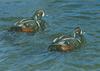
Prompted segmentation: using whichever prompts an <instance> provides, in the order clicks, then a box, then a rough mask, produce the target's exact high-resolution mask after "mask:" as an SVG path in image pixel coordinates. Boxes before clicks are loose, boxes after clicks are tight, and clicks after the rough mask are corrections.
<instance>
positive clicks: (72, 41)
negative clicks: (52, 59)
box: [48, 27, 85, 52]
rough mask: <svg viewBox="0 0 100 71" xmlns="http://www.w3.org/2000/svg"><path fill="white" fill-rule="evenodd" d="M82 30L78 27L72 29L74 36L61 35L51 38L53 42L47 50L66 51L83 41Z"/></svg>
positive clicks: (78, 45) (79, 45)
mask: <svg viewBox="0 0 100 71" xmlns="http://www.w3.org/2000/svg"><path fill="white" fill-rule="evenodd" d="M83 34H84V32H83V31H82V30H81V28H80V27H76V28H75V29H74V36H67V35H62V36H60V37H57V38H55V39H54V40H53V43H52V44H51V45H50V46H49V47H48V50H49V51H60V52H67V51H70V50H73V49H76V48H78V47H81V45H82V44H84V43H85V38H84V35H83Z"/></svg>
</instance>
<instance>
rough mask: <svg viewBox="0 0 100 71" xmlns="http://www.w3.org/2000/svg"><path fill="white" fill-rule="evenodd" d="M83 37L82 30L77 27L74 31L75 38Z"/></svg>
mask: <svg viewBox="0 0 100 71" xmlns="http://www.w3.org/2000/svg"><path fill="white" fill-rule="evenodd" d="M82 35H83V31H82V30H81V28H80V27H76V28H75V29H74V37H79V36H82Z"/></svg>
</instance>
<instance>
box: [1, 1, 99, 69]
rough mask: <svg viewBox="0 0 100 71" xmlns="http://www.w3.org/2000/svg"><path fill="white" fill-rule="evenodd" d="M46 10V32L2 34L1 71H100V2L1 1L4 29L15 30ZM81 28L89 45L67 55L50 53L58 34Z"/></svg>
mask: <svg viewBox="0 0 100 71" xmlns="http://www.w3.org/2000/svg"><path fill="white" fill-rule="evenodd" d="M38 8H42V9H44V10H45V11H46V14H47V15H48V16H46V17H44V19H45V20H46V21H47V22H48V28H47V29H46V31H45V32H39V33H36V34H35V35H33V34H27V33H11V32H7V31H0V71H100V48H99V46H100V26H99V25H100V0H0V25H2V26H11V25H13V24H14V23H15V22H16V21H18V20H19V19H21V18H27V17H31V16H32V14H33V13H34V11H35V10H36V9H38ZM76 26H80V27H82V29H84V31H85V32H86V34H85V37H86V40H87V45H86V46H85V47H84V48H81V49H77V50H74V51H71V52H67V53H61V52H48V50H47V48H48V46H49V45H50V43H51V41H52V40H53V38H54V37H55V35H54V34H56V33H68V32H70V31H72V30H73V28H74V27H76Z"/></svg>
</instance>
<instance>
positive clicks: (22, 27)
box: [9, 9, 47, 32]
mask: <svg viewBox="0 0 100 71" xmlns="http://www.w3.org/2000/svg"><path fill="white" fill-rule="evenodd" d="M44 16H45V12H44V10H42V9H39V10H36V11H35V13H34V15H33V16H32V17H31V18H30V19H22V20H20V21H18V22H16V23H15V26H13V27H11V28H10V29H9V31H18V32H37V31H40V30H44V29H45V28H46V25H47V23H46V22H45V20H43V19H42V17H44Z"/></svg>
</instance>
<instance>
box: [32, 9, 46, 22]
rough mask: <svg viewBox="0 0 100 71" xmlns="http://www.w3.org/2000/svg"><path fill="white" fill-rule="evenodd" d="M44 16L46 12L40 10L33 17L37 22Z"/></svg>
mask: <svg viewBox="0 0 100 71" xmlns="http://www.w3.org/2000/svg"><path fill="white" fill-rule="evenodd" d="M44 16H45V12H44V10H42V9H39V10H36V11H35V13H34V15H33V17H32V18H33V19H35V20H40V19H41V18H42V17H44Z"/></svg>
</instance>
